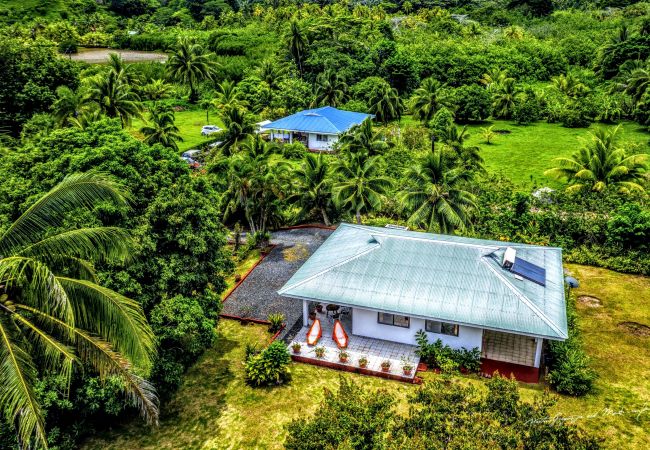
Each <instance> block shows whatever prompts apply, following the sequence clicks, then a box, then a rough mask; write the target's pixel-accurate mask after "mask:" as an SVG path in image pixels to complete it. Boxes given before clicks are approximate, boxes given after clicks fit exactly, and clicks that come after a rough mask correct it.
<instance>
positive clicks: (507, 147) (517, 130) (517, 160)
mask: <svg viewBox="0 0 650 450" xmlns="http://www.w3.org/2000/svg"><path fill="white" fill-rule="evenodd" d="M416 123H417V122H415V121H414V120H413V119H412V118H411V117H409V116H407V117H405V118H403V119H402V124H404V125H405V124H409V125H415V124H416ZM492 125H493V126H494V128H493V130H505V131H508V132H509V133H508V134H500V135H498V136H497V137H496V139H495V140H494V142H493V143H492V144H490V145H488V144H486V143H485V140H484V139H483V136H482V132H481V128H487V127H490V126H492ZM602 126H605V125H601V124H594V125H591V127H590V128H589V129H585V128H564V127H562V126H561V125H560V124H550V123H546V122H537V123H535V124H533V125H527V126H520V125H516V124H514V123H513V122H509V121H505V120H494V121H490V122H486V123H483V124H478V125H469V126H468V127H467V128H468V132H469V134H470V136H469V139H468V141H467V144H468V145H478V146H479V147H481V150H482V156H483V158H484V160H485V167H486V169H487V170H488V171H489V172H492V173H502V174H504V175H505V176H506V177H508V178H509V179H510V180H512V181H513V182H514V183H515V184H517V185H520V186H522V187H524V186H525V187H527V188H531V187H532V186H551V187H554V188H558V187H560V186H561V183H559V182H558V181H556V180H554V179H550V178H548V177H546V176H544V171H545V170H546V169H550V168H552V167H553V166H554V163H553V159H554V158H557V157H561V156H571V155H572V154H573V153H574V152H575V151H576V150H577V149H579V148H580V146H581V138H582V139H588V138H589V131H590V130H593V129H595V128H596V127H602ZM622 141H623V142H629V143H630V144H635V145H636V144H639V145H641V146H642V148H644V149H645V151H650V147H649V146H648V142H649V141H650V133H648V132H646V131H644V130H643V129H642V128H641V127H640V126H639V125H638V124H636V123H633V122H625V123H623V127H622Z"/></svg>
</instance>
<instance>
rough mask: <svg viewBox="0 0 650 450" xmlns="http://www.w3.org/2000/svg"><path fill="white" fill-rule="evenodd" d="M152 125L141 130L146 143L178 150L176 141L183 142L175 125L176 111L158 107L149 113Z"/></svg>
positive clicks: (167, 107)
mask: <svg viewBox="0 0 650 450" xmlns="http://www.w3.org/2000/svg"><path fill="white" fill-rule="evenodd" d="M149 119H150V125H146V126H144V127H142V128H141V129H140V132H141V133H142V134H143V135H144V142H145V143H147V144H149V145H153V144H162V145H164V146H165V147H169V148H172V149H174V150H178V144H176V141H182V140H183V138H182V137H181V135H180V133H179V130H178V127H177V126H176V124H175V123H174V121H175V119H174V110H173V109H172V108H171V107H169V106H161V105H156V106H154V107H153V108H152V109H151V110H150V111H149Z"/></svg>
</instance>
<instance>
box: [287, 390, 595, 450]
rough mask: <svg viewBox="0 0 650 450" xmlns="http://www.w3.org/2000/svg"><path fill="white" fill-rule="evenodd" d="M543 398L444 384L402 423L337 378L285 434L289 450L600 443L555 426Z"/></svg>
mask: <svg viewBox="0 0 650 450" xmlns="http://www.w3.org/2000/svg"><path fill="white" fill-rule="evenodd" d="M554 402H555V400H554V399H553V397H551V396H549V395H548V394H544V395H542V396H539V397H538V398H537V399H536V401H535V402H533V403H528V402H524V401H522V400H521V399H520V398H519V392H518V387H517V383H516V382H514V381H512V380H507V379H505V378H501V377H494V378H493V379H491V380H490V381H488V383H487V390H483V389H481V390H479V389H477V388H476V387H473V386H471V385H466V384H461V383H460V382H453V381H447V380H436V381H434V382H431V383H427V384H425V385H424V386H423V387H421V388H419V389H418V390H417V391H416V392H415V393H414V394H413V395H412V396H411V398H410V399H409V404H410V405H409V406H410V408H409V410H408V413H407V414H406V416H405V417H402V416H401V415H397V414H396V413H395V410H394V403H395V401H394V399H393V397H392V396H390V395H389V394H388V393H387V392H384V391H376V392H372V391H370V390H367V389H364V388H362V387H361V386H359V385H357V384H355V383H353V382H351V381H346V380H345V379H341V382H340V386H339V389H338V391H337V392H331V391H325V399H324V400H323V402H322V404H321V407H320V408H319V409H318V410H317V412H316V414H315V415H314V417H310V418H305V419H300V420H296V421H294V422H292V423H291V425H290V426H289V428H288V431H289V436H288V438H287V442H286V447H287V448H289V449H308V448H310V449H313V448H317V449H324V448H332V447H335V448H351V449H371V448H433V449H443V448H495V447H507V448H523V449H536V448H556V449H576V448H583V449H597V448H600V444H599V442H598V441H597V440H596V439H595V438H593V437H591V436H589V435H587V434H585V433H584V432H582V431H581V430H579V429H578V428H576V427H575V425H573V424H570V423H569V422H564V421H561V420H554V419H553V417H552V416H551V415H550V412H549V409H550V408H551V407H552V406H553V404H554Z"/></svg>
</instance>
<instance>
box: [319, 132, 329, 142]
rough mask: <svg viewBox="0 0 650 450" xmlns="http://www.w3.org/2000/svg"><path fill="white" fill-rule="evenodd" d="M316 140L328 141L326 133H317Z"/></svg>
mask: <svg viewBox="0 0 650 450" xmlns="http://www.w3.org/2000/svg"><path fill="white" fill-rule="evenodd" d="M316 140H317V141H318V142H327V141H328V139H327V135H326V134H317V135H316Z"/></svg>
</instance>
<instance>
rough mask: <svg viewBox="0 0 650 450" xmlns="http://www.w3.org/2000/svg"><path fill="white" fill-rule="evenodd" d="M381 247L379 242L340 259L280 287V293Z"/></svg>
mask: <svg viewBox="0 0 650 450" xmlns="http://www.w3.org/2000/svg"><path fill="white" fill-rule="evenodd" d="M379 247H381V245H380V244H379V243H377V244H375V245H373V246H371V247H370V248H369V249H366V250H364V251H362V252H359V253H357V254H355V255H352V256H350V257H349V258H346V259H344V260H343V261H340V262H338V263H336V264H334V265H332V266H329V267H326V268H325V269H323V270H321V271H320V272H317V273H315V274H313V275H312V276H310V277H307V278H305V279H304V280H301V281H299V282H297V283H294V284H292V285H290V286H285V287H283V288H282V289H280V290H279V291H278V294H280V295H282V294H283V293H284V292H287V291H288V290H290V289H294V288H296V287H298V286H301V285H303V284H305V283H307V282H309V281H311V280H313V279H314V278H317V277H320V276H321V275H323V274H325V273H327V272H329V271H330V270H332V269H335V268H337V267H340V266H342V265H344V264H347V263H349V262H350V261H352V260H355V259H357V258H360V257H361V256H363V255H365V254H367V253H370V252H371V251H373V250H375V249H377V248H379Z"/></svg>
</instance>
